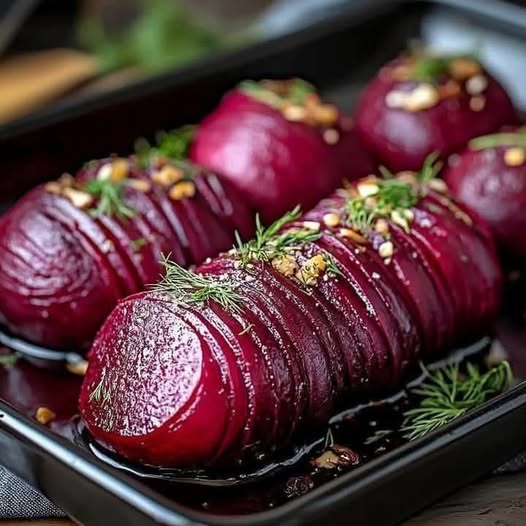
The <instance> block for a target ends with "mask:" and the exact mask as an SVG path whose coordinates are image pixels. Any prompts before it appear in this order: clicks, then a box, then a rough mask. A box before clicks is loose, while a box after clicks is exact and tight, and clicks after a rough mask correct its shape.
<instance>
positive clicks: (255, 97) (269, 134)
mask: <svg viewBox="0 0 526 526" xmlns="http://www.w3.org/2000/svg"><path fill="white" fill-rule="evenodd" d="M190 157H191V158H192V159H193V160H194V161H195V162H196V163H198V164H201V165H203V166H207V167H209V168H211V169H213V170H215V171H216V172H217V173H219V174H221V176H222V177H224V178H226V179H227V180H228V181H229V182H230V183H231V184H233V185H234V186H235V187H236V188H237V189H238V190H239V191H240V192H241V193H242V194H243V195H244V196H245V198H246V199H247V201H248V202H249V203H250V204H251V206H252V207H253V208H254V209H256V210H259V211H260V213H261V215H262V217H263V219H264V221H266V222H269V221H273V220H274V219H276V218H277V217H279V216H280V215H282V214H284V213H285V212H286V211H287V210H290V209H292V208H293V207H294V206H296V205H297V204H299V205H301V206H302V207H303V208H304V209H309V208H311V207H312V206H314V205H315V204H316V203H317V202H318V201H319V199H320V198H321V197H322V196H326V195H328V194H329V193H330V192H332V191H333V190H334V189H335V188H337V187H338V186H339V185H340V184H341V182H342V180H344V179H349V180H352V179H356V178H357V177H363V176H364V175H367V174H368V173H371V172H372V171H373V170H374V163H373V162H372V160H371V158H370V157H369V156H368V155H367V153H366V152H365V150H364V148H362V146H361V143H360V140H359V139H358V137H357V136H356V134H355V132H354V130H353V129H352V121H351V120H350V119H349V118H348V117H345V116H343V115H341V113H340V112H339V110H338V109H337V108H336V107H335V106H333V105H332V104H327V103H324V102H322V101H321V99H320V98H319V96H318V95H317V93H316V92H315V90H314V88H313V87H312V86H311V85H310V84H308V83H306V82H305V81H302V80H300V79H293V80H290V81H262V82H260V83H256V82H244V83H242V84H241V85H240V86H239V87H238V88H237V89H235V90H233V91H232V92H230V93H228V94H227V95H226V96H225V97H224V99H223V100H222V102H221V104H220V105H219V107H218V108H217V109H216V110H215V111H213V112H212V113H211V114H210V115H208V117H206V118H205V119H204V120H203V122H202V123H201V124H200V125H199V127H198V129H197V132H196V136H195V138H194V142H193V144H192V147H191V150H190Z"/></svg>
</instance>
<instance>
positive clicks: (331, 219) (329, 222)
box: [323, 212, 340, 227]
mask: <svg viewBox="0 0 526 526" xmlns="http://www.w3.org/2000/svg"><path fill="white" fill-rule="evenodd" d="M323 223H324V224H325V226H328V227H335V226H338V225H339V224H340V216H339V215H338V214H335V213H333V212H330V213H328V214H325V215H324V216H323Z"/></svg>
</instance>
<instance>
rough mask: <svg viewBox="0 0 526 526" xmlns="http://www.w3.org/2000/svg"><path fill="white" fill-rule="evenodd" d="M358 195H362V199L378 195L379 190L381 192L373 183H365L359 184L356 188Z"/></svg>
mask: <svg viewBox="0 0 526 526" xmlns="http://www.w3.org/2000/svg"><path fill="white" fill-rule="evenodd" d="M356 188H357V190H358V193H359V194H360V197H361V198H365V197H370V196H372V195H376V194H377V193H378V190H380V187H379V186H378V185H377V184H376V183H374V182H372V181H363V182H360V183H358V185H357V186H356Z"/></svg>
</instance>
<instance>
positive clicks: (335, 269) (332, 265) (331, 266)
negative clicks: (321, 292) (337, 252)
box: [324, 252, 343, 276]
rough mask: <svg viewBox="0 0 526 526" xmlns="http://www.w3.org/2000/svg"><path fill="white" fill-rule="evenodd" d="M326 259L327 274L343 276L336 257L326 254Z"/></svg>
mask: <svg viewBox="0 0 526 526" xmlns="http://www.w3.org/2000/svg"><path fill="white" fill-rule="evenodd" d="M324 259H325V262H326V263H327V272H328V273H329V274H333V275H334V276H343V272H342V271H341V269H340V267H339V266H338V263H336V260H335V259H334V256H333V255H332V254H329V253H328V252H326V253H325V254H324Z"/></svg>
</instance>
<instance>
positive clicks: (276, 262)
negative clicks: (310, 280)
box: [272, 254, 298, 277]
mask: <svg viewBox="0 0 526 526" xmlns="http://www.w3.org/2000/svg"><path fill="white" fill-rule="evenodd" d="M272 268H273V269H275V270H277V271H278V272H279V273H280V274H283V275H284V276H286V277H290V276H294V274H295V272H296V271H297V270H298V263H297V262H296V260H295V259H294V256H291V255H289V254H287V255H283V256H278V257H275V258H273V259H272Z"/></svg>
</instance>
